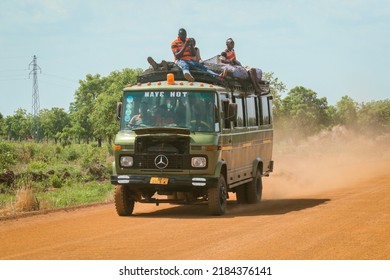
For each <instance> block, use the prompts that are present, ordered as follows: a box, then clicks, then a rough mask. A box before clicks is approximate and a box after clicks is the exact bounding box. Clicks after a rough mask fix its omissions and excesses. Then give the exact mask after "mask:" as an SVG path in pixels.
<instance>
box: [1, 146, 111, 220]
mask: <svg viewBox="0 0 390 280" xmlns="http://www.w3.org/2000/svg"><path fill="white" fill-rule="evenodd" d="M108 148H109V147H108V146H104V147H101V148H99V147H96V145H92V144H71V145H69V146H64V147H63V146H61V145H60V144H57V145H56V144H54V143H34V142H3V143H2V150H4V151H6V152H7V153H8V154H7V157H2V158H0V161H2V162H0V165H1V167H2V169H0V173H2V172H4V171H5V170H8V171H12V172H13V173H14V174H15V180H14V181H13V182H12V184H9V185H7V184H5V183H3V184H0V215H2V214H3V215H4V213H11V212H14V211H15V204H16V203H17V199H18V198H17V196H16V194H17V191H18V190H20V189H22V188H25V187H28V188H31V189H32V191H33V193H34V196H35V197H36V199H37V200H38V202H39V209H53V208H63V207H71V206H78V205H86V204H92V203H100V202H106V201H111V200H112V197H113V189H114V186H113V185H111V183H110V181H109V176H110V172H111V162H112V156H111V153H110V149H108ZM11 159H12V160H11ZM10 209H11V210H10ZM12 209H13V210H12Z"/></svg>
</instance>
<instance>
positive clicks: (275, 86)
mask: <svg viewBox="0 0 390 280" xmlns="http://www.w3.org/2000/svg"><path fill="white" fill-rule="evenodd" d="M263 79H264V80H266V81H268V82H269V84H270V88H271V94H272V96H273V117H274V120H275V122H278V119H279V116H280V103H281V100H282V93H283V92H285V91H286V86H285V85H284V84H283V82H281V81H279V79H278V78H276V77H274V73H273V72H269V73H267V72H264V73H263Z"/></svg>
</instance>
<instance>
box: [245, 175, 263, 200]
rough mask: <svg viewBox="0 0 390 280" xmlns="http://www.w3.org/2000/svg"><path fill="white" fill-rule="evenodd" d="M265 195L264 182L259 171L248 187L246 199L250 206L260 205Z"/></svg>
mask: <svg viewBox="0 0 390 280" xmlns="http://www.w3.org/2000/svg"><path fill="white" fill-rule="evenodd" d="M262 193H263V182H262V178H261V174H260V172H259V171H257V172H256V175H255V177H254V178H253V181H251V182H249V183H247V185H246V199H247V202H248V203H250V204H255V203H258V202H259V201H260V200H261V196H262Z"/></svg>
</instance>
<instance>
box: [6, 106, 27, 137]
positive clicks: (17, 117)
mask: <svg viewBox="0 0 390 280" xmlns="http://www.w3.org/2000/svg"><path fill="white" fill-rule="evenodd" d="M32 121H33V118H32V116H31V115H28V114H27V111H26V110H24V109H21V108H19V109H17V110H16V112H15V114H14V115H12V116H8V117H7V118H6V119H5V126H6V133H7V136H8V139H10V140H19V141H22V140H27V139H29V138H32V136H31V126H32Z"/></svg>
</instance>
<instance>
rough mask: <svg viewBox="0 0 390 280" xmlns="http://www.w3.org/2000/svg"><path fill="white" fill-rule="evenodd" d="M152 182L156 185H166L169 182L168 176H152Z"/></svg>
mask: <svg viewBox="0 0 390 280" xmlns="http://www.w3.org/2000/svg"><path fill="white" fill-rule="evenodd" d="M150 183H151V184H155V185H166V184H168V178H161V177H152V178H150Z"/></svg>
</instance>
